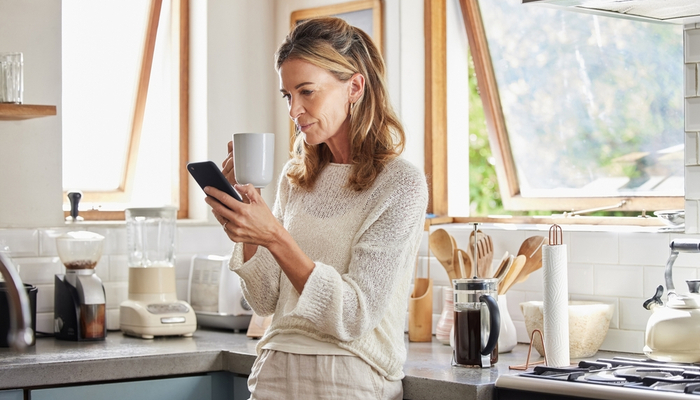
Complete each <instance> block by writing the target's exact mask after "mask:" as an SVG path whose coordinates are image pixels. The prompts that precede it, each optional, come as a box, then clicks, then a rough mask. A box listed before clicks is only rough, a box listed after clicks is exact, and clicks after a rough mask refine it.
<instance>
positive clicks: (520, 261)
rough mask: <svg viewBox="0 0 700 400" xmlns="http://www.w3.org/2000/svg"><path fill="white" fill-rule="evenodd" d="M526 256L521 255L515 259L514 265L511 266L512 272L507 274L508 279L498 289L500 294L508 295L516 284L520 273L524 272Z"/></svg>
mask: <svg viewBox="0 0 700 400" xmlns="http://www.w3.org/2000/svg"><path fill="white" fill-rule="evenodd" d="M525 260H526V259H525V256H524V255H519V256H517V257H515V260H513V264H512V265H511V266H510V270H509V271H508V273H507V274H506V277H505V278H503V280H502V281H501V284H500V285H499V287H498V293H499V294H506V292H507V291H508V289H510V287H511V286H513V285H514V284H515V279H516V278H517V277H518V275H520V271H522V269H523V267H524V266H525Z"/></svg>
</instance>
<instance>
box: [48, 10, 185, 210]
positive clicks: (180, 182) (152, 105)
mask: <svg viewBox="0 0 700 400" xmlns="http://www.w3.org/2000/svg"><path fill="white" fill-rule="evenodd" d="M62 4H63V7H62V8H63V38H62V43H63V66H62V67H63V68H62V70H63V102H62V103H63V107H62V108H63V110H62V115H63V187H64V191H66V192H67V191H72V190H80V191H82V192H83V198H82V200H81V215H83V216H85V217H86V218H88V219H123V210H124V209H125V208H127V207H130V206H135V205H138V206H163V205H175V206H178V207H179V210H180V211H179V217H186V216H187V195H186V194H187V177H186V172H185V169H184V163H185V162H186V160H187V145H188V135H187V128H188V121H187V106H188V102H187V84H188V81H187V66H188V51H187V50H188V47H187V44H188V40H187V39H188V25H187V21H188V19H189V16H188V2H187V0H180V1H178V0H165V1H163V0H152V1H150V2H146V1H143V0H129V1H124V0H110V1H100V2H94V1H90V0H64V2H63V3H62ZM64 210H66V212H67V210H69V204H68V201H67V198H65V202H64Z"/></svg>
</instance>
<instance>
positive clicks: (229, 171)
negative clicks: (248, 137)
mask: <svg viewBox="0 0 700 400" xmlns="http://www.w3.org/2000/svg"><path fill="white" fill-rule="evenodd" d="M221 168H222V170H221V172H222V173H223V174H224V176H225V177H226V179H228V181H229V183H230V184H231V185H236V184H238V182H237V181H236V173H235V171H234V170H233V140H231V141H229V142H228V156H226V159H225V160H224V162H222V163H221Z"/></svg>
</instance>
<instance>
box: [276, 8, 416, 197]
mask: <svg viewBox="0 0 700 400" xmlns="http://www.w3.org/2000/svg"><path fill="white" fill-rule="evenodd" d="M290 59H299V60H303V61H306V62H309V63H311V64H313V65H316V66H318V67H320V68H323V69H325V70H327V71H328V72H330V73H331V74H333V75H334V76H335V77H336V78H338V80H340V81H342V82H346V81H347V80H349V79H350V78H352V76H353V75H354V74H356V73H359V74H361V75H362V76H364V78H365V88H364V93H363V94H362V96H361V97H360V98H359V99H358V100H357V102H356V103H354V104H351V107H350V127H349V138H350V162H351V164H352V166H353V167H352V173H351V174H350V178H349V179H348V186H349V187H351V188H353V189H355V190H358V191H360V190H364V189H367V188H369V187H371V186H372V184H373V183H374V180H375V179H376V177H377V176H378V175H379V173H380V172H381V171H382V170H383V169H384V166H385V165H386V164H387V163H388V162H389V161H390V160H392V159H394V158H396V157H397V156H398V155H399V154H401V152H403V149H404V142H405V140H406V135H405V133H404V130H403V126H402V125H401V122H400V121H399V119H398V117H397V116H396V114H395V113H394V111H393V109H392V107H391V104H390V103H389V97H388V93H387V87H386V82H385V79H384V74H385V67H384V60H383V59H382V56H381V54H380V53H379V50H378V49H377V47H376V46H375V45H374V43H372V39H371V38H370V37H369V35H367V34H366V33H365V32H363V31H362V30H360V29H358V28H356V27H353V26H352V25H349V24H348V23H347V22H345V21H343V20H342V19H340V18H331V17H325V18H314V19H309V20H306V21H304V22H301V23H300V24H298V25H297V26H296V27H294V29H292V31H291V32H290V33H289V34H288V35H287V38H286V39H285V41H284V43H282V45H281V46H280V47H279V49H278V50H277V53H276V54H275V60H276V68H277V71H279V70H280V67H281V66H282V64H283V63H284V62H285V61H286V60H290ZM295 136H296V139H295V141H294V149H293V151H292V163H291V165H290V167H289V169H288V171H287V177H288V178H289V179H290V181H291V182H292V183H294V184H297V185H299V186H301V187H303V188H305V189H307V190H310V189H312V188H313V186H314V183H315V182H316V179H317V177H318V175H319V173H320V172H321V171H322V170H323V168H324V167H325V166H326V165H328V164H329V163H330V162H331V151H330V149H329V148H328V146H327V145H326V144H325V143H321V144H319V145H308V144H306V143H305V142H304V140H303V136H302V135H301V134H300V132H299V130H298V127H297V131H296V135H295Z"/></svg>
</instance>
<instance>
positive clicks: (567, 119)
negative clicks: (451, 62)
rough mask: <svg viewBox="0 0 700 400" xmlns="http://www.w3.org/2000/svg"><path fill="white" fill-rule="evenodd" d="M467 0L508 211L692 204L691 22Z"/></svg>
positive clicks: (463, 1) (464, 8) (509, 0)
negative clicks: (686, 165)
mask: <svg viewBox="0 0 700 400" xmlns="http://www.w3.org/2000/svg"><path fill="white" fill-rule="evenodd" d="M428 2H430V0H428ZM459 3H460V6H461V12H462V14H463V17H464V21H465V26H466V28H467V33H468V37H469V45H470V51H471V53H472V56H473V59H474V66H475V70H476V75H477V78H478V81H479V82H478V84H479V91H480V94H481V99H482V101H483V104H484V114H485V116H486V121H487V125H488V131H489V140H490V142H491V149H492V152H493V155H494V159H495V161H496V162H495V164H496V172H497V175H498V183H499V186H500V192H501V196H502V199H503V203H504V206H505V208H506V209H509V210H528V211H529V210H562V211H571V210H580V209H590V208H597V207H605V206H615V205H621V207H620V209H621V210H630V211H631V210H637V211H639V210H657V209H665V208H666V209H667V208H682V207H683V154H684V151H683V139H684V135H683V131H684V130H683V92H682V91H683V31H682V26H679V25H670V24H658V23H648V22H640V21H632V20H622V19H614V18H609V17H603V16H595V15H590V14H583V13H575V12H571V11H564V10H554V9H551V8H544V7H538V6H532V5H522V4H521V1H520V0H460V1H459ZM426 4H427V3H426ZM465 73H466V71H465ZM433 134H434V133H433ZM434 201H435V200H434Z"/></svg>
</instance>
